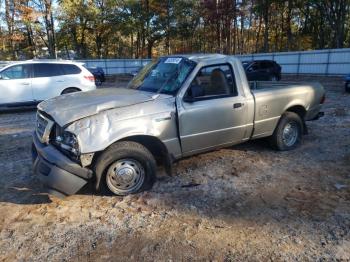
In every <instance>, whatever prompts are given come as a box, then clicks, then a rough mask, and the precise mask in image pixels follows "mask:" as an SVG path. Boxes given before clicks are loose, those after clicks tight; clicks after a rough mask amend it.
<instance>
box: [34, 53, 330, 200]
mask: <svg viewBox="0 0 350 262" xmlns="http://www.w3.org/2000/svg"><path fill="white" fill-rule="evenodd" d="M251 84H252V85H251V86H250V85H249V83H248V81H247V78H246V75H245V72H244V70H243V68H242V65H241V62H240V61H239V60H238V59H236V58H234V57H231V56H224V55H218V54H214V55H183V56H182V55H181V56H168V57H161V58H159V59H158V60H155V61H153V62H151V63H149V64H148V65H147V66H145V67H144V68H143V69H142V70H141V71H140V72H139V73H138V74H137V75H136V76H135V77H134V79H133V80H132V81H131V82H130V83H129V85H128V88H108V89H99V90H94V91H89V92H84V93H73V94H67V95H62V96H59V97H56V98H53V99H49V100H46V101H44V102H42V103H40V104H39V105H38V112H37V122H36V131H35V134H34V136H33V148H32V153H33V161H34V164H33V165H34V173H35V174H36V175H38V177H39V178H40V179H41V180H42V181H43V183H44V184H46V185H47V186H48V188H50V190H51V192H52V193H56V194H59V195H70V194H74V193H76V192H77V191H78V190H79V189H80V188H82V187H83V186H84V185H85V184H86V183H87V182H88V181H91V182H93V183H94V185H95V188H96V190H101V191H103V192H105V193H113V194H116V195H127V194H131V193H137V192H140V191H143V190H146V189H149V188H150V187H151V186H152V184H153V182H154V180H155V177H156V168H157V165H158V164H159V165H161V164H162V165H164V166H165V169H166V170H167V172H169V173H171V165H172V163H173V162H174V161H176V160H179V159H181V158H183V157H186V156H190V155H194V154H198V153H201V152H205V151H209V150H213V149H216V148H220V147H226V146H231V145H234V144H239V143H242V142H245V141H248V140H251V139H257V138H263V137H268V138H269V140H270V142H271V145H272V146H273V147H274V148H275V149H277V150H290V149H293V148H295V147H296V146H298V145H299V144H300V142H301V139H302V135H303V134H305V133H306V131H307V130H306V125H305V121H306V120H314V119H317V118H318V117H320V116H321V115H322V112H320V108H321V105H322V103H323V102H324V99H325V93H324V89H323V87H322V86H321V85H320V84H318V83H313V84H297V83H286V82H285V83H283V82H278V83H277V82H255V83H251Z"/></svg>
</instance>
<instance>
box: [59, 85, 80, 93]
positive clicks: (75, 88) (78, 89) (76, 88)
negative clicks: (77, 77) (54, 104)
mask: <svg viewBox="0 0 350 262" xmlns="http://www.w3.org/2000/svg"><path fill="white" fill-rule="evenodd" d="M71 89H74V90H77V91H81V89H80V88H78V87H67V88H65V89H64V90H63V91H62V92H61V95H62V94H64V92H65V91H67V90H71Z"/></svg>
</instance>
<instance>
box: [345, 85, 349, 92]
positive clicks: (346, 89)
mask: <svg viewBox="0 0 350 262" xmlns="http://www.w3.org/2000/svg"><path fill="white" fill-rule="evenodd" d="M345 92H348V93H350V83H345Z"/></svg>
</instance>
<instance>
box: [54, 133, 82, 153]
mask: <svg viewBox="0 0 350 262" xmlns="http://www.w3.org/2000/svg"><path fill="white" fill-rule="evenodd" d="M55 143H56V145H57V146H59V147H61V148H62V149H64V150H66V151H69V152H70V153H72V154H73V155H75V156H78V155H79V143H78V139H77V137H76V136H75V135H74V134H73V133H71V132H68V131H63V132H60V134H58V135H56V137H55Z"/></svg>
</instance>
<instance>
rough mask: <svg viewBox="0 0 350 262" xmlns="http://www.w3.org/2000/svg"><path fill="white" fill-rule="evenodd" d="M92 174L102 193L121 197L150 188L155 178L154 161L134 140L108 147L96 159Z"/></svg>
mask: <svg viewBox="0 0 350 262" xmlns="http://www.w3.org/2000/svg"><path fill="white" fill-rule="evenodd" d="M95 171H96V175H97V176H100V177H101V181H100V189H101V191H102V192H103V193H105V194H111V193H112V194H115V195H119V196H125V195H129V194H134V193H139V192H142V191H144V190H147V189H150V188H151V187H152V185H153V183H154V180H155V174H156V161H155V159H154V157H153V155H152V154H151V152H150V151H149V150H148V149H147V148H145V147H144V146H143V145H141V144H139V143H136V142H129V141H122V142H117V143H115V144H113V145H112V146H110V147H109V148H108V149H107V150H106V151H105V152H104V153H103V154H102V155H101V156H100V157H99V158H98V160H97V161H96V165H95Z"/></svg>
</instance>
